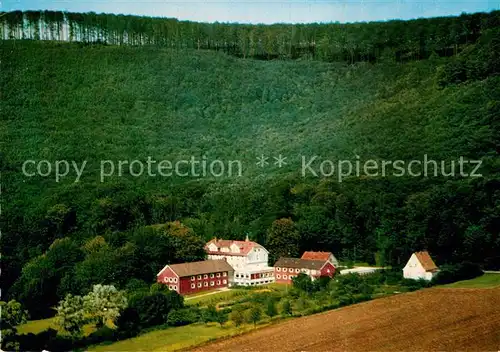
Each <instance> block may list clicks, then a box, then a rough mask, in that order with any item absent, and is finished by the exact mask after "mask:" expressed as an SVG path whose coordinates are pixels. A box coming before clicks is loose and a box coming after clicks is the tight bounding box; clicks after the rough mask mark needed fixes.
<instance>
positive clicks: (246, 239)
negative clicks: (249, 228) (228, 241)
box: [245, 233, 250, 242]
mask: <svg viewBox="0 0 500 352" xmlns="http://www.w3.org/2000/svg"><path fill="white" fill-rule="evenodd" d="M248 241H250V240H249V239H248V233H247V235H246V237H245V242H248Z"/></svg>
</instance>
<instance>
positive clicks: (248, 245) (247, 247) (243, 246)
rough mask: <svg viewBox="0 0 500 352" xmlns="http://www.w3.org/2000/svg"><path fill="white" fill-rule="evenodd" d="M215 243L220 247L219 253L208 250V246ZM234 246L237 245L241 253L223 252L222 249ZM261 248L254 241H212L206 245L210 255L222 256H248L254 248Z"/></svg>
mask: <svg viewBox="0 0 500 352" xmlns="http://www.w3.org/2000/svg"><path fill="white" fill-rule="evenodd" d="M211 243H214V244H215V245H216V246H217V247H218V249H219V250H218V251H211V250H209V249H208V245H209V244H211ZM233 244H236V245H237V246H238V248H239V249H240V252H239V253H231V252H223V251H221V250H220V249H221V248H230V247H231V246H232V245H233ZM256 247H261V248H262V246H261V245H260V244H258V243H257V242H253V241H233V240H218V239H215V238H214V239H212V240H210V241H208V242H207V244H206V245H205V250H206V252H207V253H208V254H220V255H242V256H244V255H247V254H248V253H249V252H250V251H251V250H252V249H253V248H256Z"/></svg>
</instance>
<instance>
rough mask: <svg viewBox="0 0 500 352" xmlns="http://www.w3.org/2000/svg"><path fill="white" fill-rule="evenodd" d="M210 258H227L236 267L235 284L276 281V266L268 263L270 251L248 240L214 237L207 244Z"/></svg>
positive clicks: (206, 248) (206, 247)
mask: <svg viewBox="0 0 500 352" xmlns="http://www.w3.org/2000/svg"><path fill="white" fill-rule="evenodd" d="M205 251H206V252H207V254H208V259H214V260H216V259H225V260H226V261H227V262H228V263H229V265H231V266H232V267H233V269H234V277H233V280H232V283H233V284H236V285H242V286H253V285H263V284H268V283H271V282H274V268H273V267H270V266H269V265H268V256H269V252H268V251H267V250H266V249H265V248H264V247H262V246H261V245H260V244H258V243H256V242H253V241H250V240H248V236H247V238H246V239H245V241H232V240H220V239H217V238H214V239H213V240H211V241H209V242H208V243H207V244H206V245H205Z"/></svg>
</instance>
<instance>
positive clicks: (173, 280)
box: [163, 277, 177, 282]
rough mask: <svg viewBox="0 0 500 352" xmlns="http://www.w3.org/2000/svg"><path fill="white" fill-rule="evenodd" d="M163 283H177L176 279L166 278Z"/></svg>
mask: <svg viewBox="0 0 500 352" xmlns="http://www.w3.org/2000/svg"><path fill="white" fill-rule="evenodd" d="M163 282H177V278H176V277H166V278H164V279H163Z"/></svg>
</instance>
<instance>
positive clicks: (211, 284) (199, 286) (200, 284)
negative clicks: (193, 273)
mask: <svg viewBox="0 0 500 352" xmlns="http://www.w3.org/2000/svg"><path fill="white" fill-rule="evenodd" d="M222 283H223V284H224V285H225V284H227V280H222ZM217 285H220V280H217ZM202 286H204V287H208V282H207V281H205V282H204V283H203V285H202V283H201V282H198V288H201V287H202ZM210 286H215V281H210ZM191 288H196V284H191Z"/></svg>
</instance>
